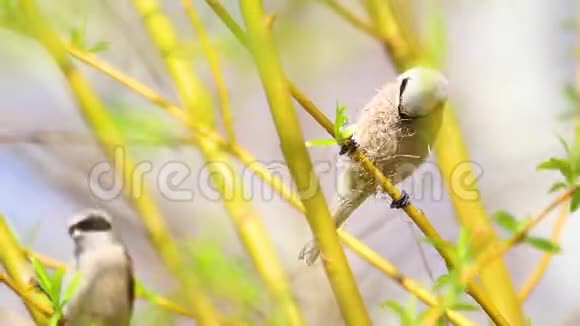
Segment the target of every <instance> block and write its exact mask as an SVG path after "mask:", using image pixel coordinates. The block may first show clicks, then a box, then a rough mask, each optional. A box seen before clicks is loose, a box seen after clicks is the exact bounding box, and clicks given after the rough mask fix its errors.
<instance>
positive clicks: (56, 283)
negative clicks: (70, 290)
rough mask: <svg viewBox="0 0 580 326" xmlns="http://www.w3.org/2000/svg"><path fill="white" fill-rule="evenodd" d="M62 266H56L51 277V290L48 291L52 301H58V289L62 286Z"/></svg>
mask: <svg viewBox="0 0 580 326" xmlns="http://www.w3.org/2000/svg"><path fill="white" fill-rule="evenodd" d="M63 275H64V268H58V269H57V270H56V271H54V274H52V277H51V284H52V292H50V293H49V295H50V298H51V300H52V302H57V303H60V290H61V287H62V277H63Z"/></svg>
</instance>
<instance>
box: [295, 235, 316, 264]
mask: <svg viewBox="0 0 580 326" xmlns="http://www.w3.org/2000/svg"><path fill="white" fill-rule="evenodd" d="M315 247H316V246H315V245H314V240H310V241H308V242H307V243H306V244H305V245H304V247H302V250H300V253H299V254H298V259H299V260H304V259H305V258H306V257H307V256H308V255H309V254H310V253H311V252H312V251H313V250H314V248H315Z"/></svg>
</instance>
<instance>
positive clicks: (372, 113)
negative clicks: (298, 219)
mask: <svg viewBox="0 0 580 326" xmlns="http://www.w3.org/2000/svg"><path fill="white" fill-rule="evenodd" d="M446 101H447V79H446V78H445V77H444V76H443V74H441V73H440V72H439V71H436V70H432V69H428V68H423V67H416V68H412V69H410V70H407V71H405V72H403V73H402V74H401V75H399V76H398V77H397V79H396V80H395V81H393V82H391V83H388V84H386V85H384V86H383V87H382V88H381V89H380V90H379V93H378V94H377V95H375V96H374V97H373V98H372V99H371V101H370V102H369V103H368V104H367V105H366V106H365V107H364V108H363V109H362V111H361V113H360V115H359V117H358V120H357V122H356V123H355V124H354V125H352V126H349V130H351V131H352V138H351V141H350V142H347V143H346V144H345V145H343V147H342V148H341V151H340V154H344V153H347V152H351V151H352V149H353V147H355V148H359V149H360V150H361V151H362V152H363V153H364V154H365V155H366V156H367V157H368V158H369V159H370V160H371V161H372V162H373V163H374V164H375V165H376V167H377V168H379V170H381V171H382V172H383V174H384V175H385V176H386V177H387V178H389V179H390V180H391V181H392V182H393V183H394V184H397V183H399V182H401V181H403V180H405V178H407V177H408V176H410V175H411V174H412V173H413V172H414V171H415V170H416V169H417V167H418V166H419V165H421V163H423V162H424V161H425V159H426V158H427V156H428V155H429V153H430V145H431V143H432V142H433V140H434V138H435V136H436V134H437V132H438V130H439V127H440V126H441V117H442V112H443V110H442V107H443V106H444V104H445V102H446ZM337 170H338V180H337V199H336V200H335V204H334V206H333V209H332V217H333V219H334V221H335V223H336V227H337V228H338V227H340V226H341V225H342V224H343V223H344V222H345V221H346V220H347V219H348V217H349V216H350V215H351V214H352V213H353V211H354V210H355V209H357V208H358V207H359V206H360V205H361V204H362V203H363V202H364V201H365V200H366V199H367V198H368V197H369V196H370V195H372V194H376V193H381V192H382V189H381V187H380V186H379V185H378V184H377V183H376V180H375V178H373V177H372V176H370V175H369V174H368V173H367V172H366V171H365V170H364V168H363V167H362V166H361V165H360V164H359V163H358V162H355V161H354V160H352V159H351V158H350V157H348V155H345V156H342V155H340V156H339V158H338V162H337ZM408 204H409V195H408V194H407V193H406V192H403V193H402V197H401V198H400V199H399V200H397V201H393V202H392V203H391V208H403V207H405V206H406V205H408ZM319 254H320V251H319V249H318V248H317V246H316V243H315V240H313V241H311V242H309V243H308V244H306V245H305V246H304V248H303V249H302V251H301V252H300V255H299V258H300V259H304V260H305V261H306V263H307V264H308V265H311V264H313V263H314V262H315V261H316V259H317V258H318V256H319Z"/></svg>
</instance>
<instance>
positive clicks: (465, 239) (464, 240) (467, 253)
mask: <svg viewBox="0 0 580 326" xmlns="http://www.w3.org/2000/svg"><path fill="white" fill-rule="evenodd" d="M470 238H471V235H470V233H469V231H468V230H467V229H466V228H461V230H459V237H458V239H457V246H456V254H457V266H464V264H466V263H468V262H469V261H470V260H471V258H472V252H471V244H470V243H469V239H470Z"/></svg>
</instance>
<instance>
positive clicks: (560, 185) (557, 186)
mask: <svg viewBox="0 0 580 326" xmlns="http://www.w3.org/2000/svg"><path fill="white" fill-rule="evenodd" d="M566 187H568V184H567V183H565V182H556V183H554V184H553V185H552V186H551V187H550V189H549V190H548V193H553V192H555V191H558V190H560V189H563V188H566Z"/></svg>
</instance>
